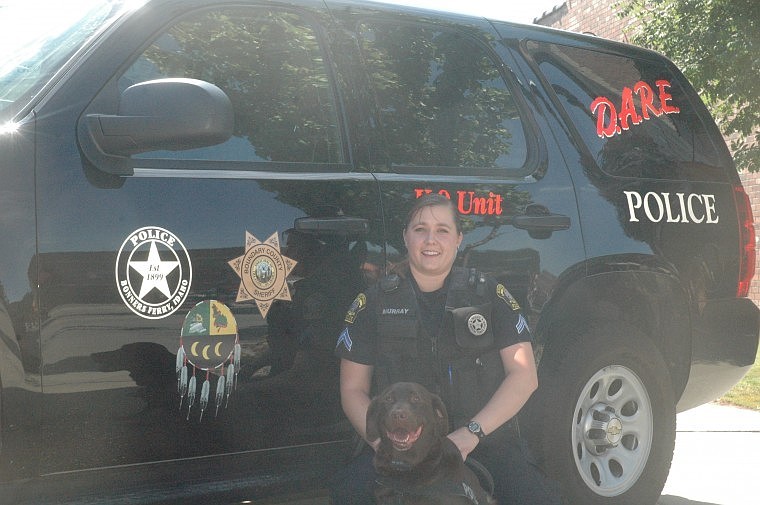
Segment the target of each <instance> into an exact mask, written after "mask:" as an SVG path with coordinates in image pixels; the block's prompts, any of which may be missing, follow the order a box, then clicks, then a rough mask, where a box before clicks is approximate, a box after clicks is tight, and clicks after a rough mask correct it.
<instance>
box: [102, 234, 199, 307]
mask: <svg viewBox="0 0 760 505" xmlns="http://www.w3.org/2000/svg"><path fill="white" fill-rule="evenodd" d="M192 278H193V272H192V264H191V263H190V256H189V254H188V253H187V249H185V246H184V244H182V241H180V239H179V238H177V236H176V235H175V234H173V233H172V232H170V231H168V230H165V229H163V228H159V227H158V226H146V227H144V228H140V229H138V230H135V231H133V232H132V233H130V234H129V235H128V236H127V238H126V239H125V240H124V242H123V243H122V244H121V247H120V248H119V254H118V255H117V256H116V285H117V287H118V290H119V295H120V296H121V299H122V300H124V303H125V304H126V305H127V307H129V309H130V310H131V311H132V312H134V313H135V314H137V315H138V316H140V317H144V318H146V319H161V318H164V317H167V316H169V315H170V314H172V313H174V312H175V311H176V310H177V309H178V308H179V307H180V306H181V305H182V303H183V302H184V301H185V299H186V298H187V295H188V293H189V292H190V285H191V283H192Z"/></svg>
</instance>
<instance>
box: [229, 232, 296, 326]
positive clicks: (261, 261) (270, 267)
mask: <svg viewBox="0 0 760 505" xmlns="http://www.w3.org/2000/svg"><path fill="white" fill-rule="evenodd" d="M297 263H298V262H297V261H295V260H293V259H291V258H288V257H287V256H283V255H282V254H281V253H280V240H279V238H278V237H277V232H275V233H273V234H272V235H271V236H270V237H269V238H268V239H266V241H265V242H261V241H260V240H259V239H257V238H256V237H254V236H253V235H251V234H250V233H248V232H245V254H243V255H242V256H239V257H237V258H235V259H233V260H231V261H229V265H230V266H231V267H232V269H233V270H234V271H235V273H236V274H238V277H240V288H239V289H238V295H237V299H236V300H235V301H237V302H245V301H248V300H255V301H256V305H257V306H258V307H259V312H261V315H262V316H263V317H267V313H268V312H269V308H270V307H271V306H272V302H274V300H290V290H289V289H288V283H287V282H286V280H285V279H286V278H287V276H288V275H289V274H290V272H291V271H292V270H293V267H295V266H296V264H297Z"/></svg>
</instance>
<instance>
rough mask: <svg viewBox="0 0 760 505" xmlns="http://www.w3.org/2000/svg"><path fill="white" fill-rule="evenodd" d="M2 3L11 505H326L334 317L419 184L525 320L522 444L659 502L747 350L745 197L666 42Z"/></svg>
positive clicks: (1, 193)
mask: <svg viewBox="0 0 760 505" xmlns="http://www.w3.org/2000/svg"><path fill="white" fill-rule="evenodd" d="M17 4H22V5H21V6H20V7H19V5H17ZM17 4H16V5H11V6H6V7H0V17H2V18H3V25H2V26H4V27H6V28H7V27H16V28H17V30H15V31H11V32H8V29H6V28H4V35H8V34H9V33H10V35H8V36H5V37H4V38H3V41H4V42H3V49H2V51H3V53H4V54H3V58H2V63H0V124H2V127H1V128H0V236H2V241H0V381H1V384H2V395H1V396H0V399H1V400H2V403H1V406H2V417H1V418H0V421H1V424H2V449H1V451H2V457H1V459H2V464H1V466H0V472H1V475H2V484H0V502H2V503H3V504H6V503H7V504H18V503H24V502H29V503H35V504H44V503H64V502H67V501H71V502H75V503H98V504H105V503H123V502H124V501H123V500H126V499H130V500H134V501H143V502H146V503H151V502H161V503H164V502H173V501H177V502H182V503H187V502H188V501H194V500H202V501H203V503H209V502H210V500H216V503H224V502H226V501H229V502H236V503H239V502H240V501H241V500H243V499H257V498H261V497H266V496H269V497H271V496H277V495H289V494H294V493H310V495H311V496H315V495H319V490H320V489H324V488H325V485H326V482H327V481H328V479H329V478H330V476H331V475H333V473H334V471H335V469H336V468H337V467H338V466H340V465H343V464H344V463H345V462H346V458H347V457H348V456H349V455H350V452H351V449H352V440H353V438H352V431H351V428H350V426H349V424H348V422H347V421H346V420H345V419H344V417H343V414H342V411H341V408H340V405H339V398H338V387H337V384H338V379H337V371H338V370H337V365H338V363H337V359H336V358H335V356H334V354H333V351H334V348H335V343H336V340H337V338H338V335H339V333H340V330H341V328H342V325H343V322H342V321H343V318H344V315H345V311H346V309H347V308H348V306H349V305H350V303H351V300H353V298H354V297H355V295H356V293H357V292H358V291H360V290H362V289H364V288H365V287H366V286H367V285H368V284H369V283H372V282H375V281H376V280H377V279H379V278H380V277H381V276H383V275H384V273H385V272H386V271H387V268H388V266H389V265H391V264H393V263H395V262H398V261H399V260H400V259H402V258H403V255H404V250H403V242H402V237H401V222H402V219H403V215H404V212H405V210H406V209H408V208H409V207H410V204H411V202H412V201H413V200H414V199H415V198H417V197H419V196H420V195H422V194H425V193H430V192H438V193H441V194H444V195H446V196H447V197H449V198H452V199H454V200H456V203H457V205H458V208H459V211H460V212H461V214H462V215H463V217H464V219H465V226H466V230H465V238H464V242H463V247H462V249H461V251H460V254H459V258H458V262H459V264H460V265H463V266H466V267H471V268H475V269H478V270H480V271H484V272H488V273H490V274H491V275H493V276H494V277H495V278H497V279H498V280H499V281H500V282H502V283H504V284H505V285H506V286H507V287H508V288H509V290H510V291H511V293H512V294H513V295H514V296H515V297H516V298H517V300H518V301H519V303H520V305H521V306H522V307H523V310H524V311H525V313H526V315H527V316H529V319H530V324H531V327H532V329H533V330H534V333H535V335H536V339H537V341H536V342H535V349H536V359H537V360H538V362H539V370H540V372H539V373H540V384H541V385H540V389H539V391H538V392H537V393H536V394H535V395H534V397H533V398H532V400H531V402H530V404H529V405H528V406H527V407H526V409H524V412H523V413H522V414H521V417H520V423H519V426H520V431H521V433H522V435H523V436H524V437H526V439H527V440H529V441H530V443H531V444H532V445H533V447H534V450H535V451H536V453H537V454H538V455H539V457H540V460H541V462H542V463H543V465H544V467H545V468H546V470H547V471H548V472H549V473H550V474H551V475H552V476H554V477H556V478H557V479H558V480H559V481H560V482H561V484H562V486H563V488H564V490H565V492H566V494H567V496H568V498H569V499H570V502H571V503H574V504H582V505H588V504H592V503H599V504H635V505H645V504H647V503H654V502H655V501H656V500H657V497H658V496H659V494H660V490H661V489H662V486H663V484H664V482H665V480H666V477H667V474H668V468H669V465H670V461H671V458H672V454H673V447H674V438H675V414H676V412H677V411H681V410H684V409H688V408H690V407H693V406H695V405H698V404H700V403H704V402H707V401H710V400H712V399H714V398H716V397H717V396H719V395H720V394H721V393H722V392H724V391H725V390H726V389H728V388H729V387H730V386H731V385H732V384H733V383H734V382H736V381H737V380H738V379H739V378H740V377H741V376H742V375H743V374H744V373H745V372H746V371H747V370H748V368H749V367H750V366H751V364H752V362H753V361H754V357H755V353H756V349H757V344H758V310H757V308H756V307H755V305H754V304H753V303H752V302H751V301H750V300H748V299H747V298H746V294H747V291H748V289H749V284H750V281H751V279H752V276H753V273H754V263H755V237H754V228H753V221H752V212H751V209H750V206H749V203H748V199H747V196H746V195H745V193H744V191H743V189H742V186H741V184H740V182H739V179H738V177H737V174H736V169H735V167H734V164H733V162H732V159H731V157H730V155H729V153H728V151H727V149H726V146H725V144H724V142H723V141H722V139H721V137H720V135H719V133H718V130H717V128H716V126H715V124H714V123H713V121H712V119H711V118H710V116H709V114H708V112H707V110H706V109H705V107H704V106H703V104H702V103H701V102H700V99H699V97H698V96H697V95H696V94H695V92H694V90H693V89H692V88H691V86H690V85H689V84H688V83H687V82H686V80H685V79H684V77H683V75H682V74H681V73H680V72H679V71H678V70H677V69H676V68H675V67H674V66H673V65H672V64H671V63H670V62H668V61H667V60H666V59H664V58H663V57H661V56H659V55H657V54H654V53H652V52H648V51H645V50H642V49H640V48H636V47H631V46H627V45H622V44H617V43H613V42H609V41H605V40H601V39H597V38H593V37H588V36H582V35H576V34H571V33H564V32H559V31H553V30H548V29H543V28H538V27H535V26H520V25H515V24H511V23H506V22H497V21H491V20H487V19H481V18H470V17H464V16H458V15H449V14H442V13H433V12H427V11H421V10H414V9H405V8H399V7H391V6H385V5H381V4H371V3H365V2H348V1H332V0H326V1H324V2H323V1H321V0H291V1H288V0H283V1H264V0H229V1H210V0H208V1H200V0H181V1H180V0H166V1H162V0H156V1H144V2H134V1H124V2H121V1H116V0H101V1H94V0H93V1H91V2H88V3H86V5H85V6H80V5H79V4H77V6H74V5H73V4H70V3H69V2H49V3H47V4H45V6H44V9H42V10H41V11H40V10H37V11H33V10H31V11H30V10H29V8H28V6H29V5H34V2H32V3H28V2H17ZM138 4H139V5H138ZM19 9H20V10H19Z"/></svg>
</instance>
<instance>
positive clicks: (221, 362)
mask: <svg viewBox="0 0 760 505" xmlns="http://www.w3.org/2000/svg"><path fill="white" fill-rule="evenodd" d="M189 5H192V4H189ZM315 5H317V4H315ZM175 9H176V7H175ZM323 21H324V17H323V13H322V12H321V11H320V10H319V8H314V9H311V8H291V7H278V6H272V5H270V4H255V3H254V4H251V5H247V4H241V3H236V4H234V5H220V6H213V7H208V8H200V9H196V10H193V9H190V8H189V7H187V11H186V12H185V11H182V12H178V11H177V10H170V9H168V8H166V9H163V8H153V9H152V10H148V11H146V12H144V13H143V14H140V15H137V16H135V17H134V18H133V19H130V20H128V21H126V22H125V23H123V24H122V25H121V26H120V28H119V31H117V32H115V33H113V34H112V35H111V36H110V38H108V39H107V40H106V41H105V42H103V43H101V45H100V46H99V47H98V49H97V56H95V57H93V58H92V59H91V60H88V61H87V62H85V63H83V64H82V65H81V66H80V68H79V70H78V72H77V73H76V74H75V75H74V76H73V77H72V78H71V79H70V80H69V81H68V82H67V83H66V84H65V87H64V88H63V89H62V91H61V92H60V93H59V95H58V96H57V97H56V99H55V100H53V101H52V102H50V103H49V104H48V107H49V109H48V111H49V113H48V115H47V116H46V118H45V120H44V121H41V122H40V125H39V133H40V137H41V138H43V139H46V140H45V141H44V142H40V145H39V152H38V159H39V172H38V180H39V181H40V187H39V190H38V195H39V202H40V203H39V209H38V210H39V215H38V222H39V224H38V226H39V237H40V241H39V253H38V255H37V257H36V268H37V272H38V273H37V276H38V284H39V288H38V291H39V292H38V296H39V300H40V301H39V303H40V312H41V319H42V329H41V336H40V338H41V349H42V356H43V360H44V363H43V365H42V370H43V387H44V391H45V395H44V412H45V420H44V421H45V422H44V432H45V435H44V436H45V444H44V445H45V456H44V458H43V459H44V461H43V464H42V466H43V468H42V472H43V473H50V472H63V471H72V470H85V469H92V468H96V467H113V466H116V465H134V464H139V463H149V462H157V461H169V460H173V461H178V460H186V461H190V462H192V460H191V458H197V457H201V456H213V455H217V456H219V457H220V458H222V460H225V458H224V457H223V456H222V455H229V454H231V453H236V454H247V455H249V456H250V458H251V459H252V460H254V461H257V462H258V463H257V464H258V465H260V466H254V468H258V469H259V470H260V472H261V473H262V474H263V473H271V472H281V473H286V472H287V469H288V465H291V466H292V465H300V466H307V465H308V464H309V462H310V461H312V462H313V461H314V460H315V458H317V459H322V458H325V459H326V460H329V461H333V462H334V463H335V464H337V462H338V460H337V459H335V458H333V459H330V458H329V457H328V456H327V454H328V453H329V451H331V450H333V449H332V445H330V444H329V443H327V442H334V441H340V440H345V439H347V438H348V437H349V436H350V433H351V430H350V426H349V425H348V423H347V422H345V420H344V418H343V414H342V411H341V409H340V405H339V398H338V375H337V374H338V361H337V359H336V358H335V357H334V355H333V349H334V345H335V341H336V338H337V336H338V333H339V330H340V325H341V321H342V319H343V316H344V314H345V310H346V308H347V307H348V306H349V305H350V302H351V300H352V299H353V298H354V296H355V294H356V293H357V292H358V291H360V290H361V289H362V288H363V287H364V285H365V275H364V273H365V272H367V271H371V270H372V268H371V265H377V264H380V265H381V264H382V262H383V255H382V241H381V238H380V237H381V226H380V225H381V222H382V220H381V215H380V211H379V195H378V192H377V186H376V183H375V181H374V179H373V177H372V176H371V175H370V174H368V173H364V174H362V173H357V172H355V171H353V167H352V163H351V154H350V150H349V146H350V133H349V132H350V128H349V125H347V124H346V122H345V119H344V118H345V117H347V115H346V114H344V111H343V109H342V107H343V105H342V104H343V102H342V91H341V89H340V86H341V85H340V83H341V82H342V81H341V78H340V75H339V71H338V70H337V69H336V68H335V66H334V64H333V60H332V57H331V55H330V51H329V50H328V46H327V44H326V41H325V37H324V31H323V28H322V27H323V26H324V23H323ZM125 46H126V47H125ZM93 80H94V81H99V82H95V83H93V82H92V81H93ZM82 90H93V91H94V92H93V94H92V95H88V96H83V95H82ZM71 97H75V99H74V100H70V98H71ZM225 100H227V101H228V102H225ZM64 104H65V105H64ZM228 113H229V117H228V116H227V114H228ZM146 118H147V119H146ZM317 443H322V445H320V446H319V447H317V448H316V449H315V448H314V447H316V446H315V445H314V444H317ZM104 447H107V450H104ZM284 447H289V448H291V449H289V450H288V451H279V452H277V451H275V452H267V451H266V450H268V449H275V448H284ZM262 450H264V451H263V452H262ZM320 450H321V451H322V452H321V453H320V452H319V451H320ZM315 451H316V452H315ZM261 454H264V456H261ZM316 454H322V456H317V455H316ZM278 458H280V459H278ZM227 459H228V458H227ZM195 465H196V468H197V463H195ZM206 465H207V468H208V473H209V474H213V472H214V469H217V470H218V469H220V468H222V467H220V466H219V465H217V464H216V463H214V462H213V461H208V462H207V463H206ZM309 466H312V467H313V465H309ZM328 467H329V465H324V471H325V472H327V469H328ZM239 468H247V470H245V472H246V474H248V477H250V478H251V479H254V480H255V477H256V475H257V474H256V471H253V472H251V471H250V468H251V467H250V466H244V465H239ZM310 471H311V472H312V478H314V475H313V468H312V469H311V470H310ZM233 473H234V472H232V471H231V470H229V469H227V470H225V473H224V474H222V475H221V476H222V477H223V478H230V479H231V478H232V476H233ZM295 473H297V472H294V473H293V474H292V475H289V476H288V477H287V478H292V479H297V478H299V476H298V475H296V474H295ZM149 478H150V477H149ZM156 478H157V477H156Z"/></svg>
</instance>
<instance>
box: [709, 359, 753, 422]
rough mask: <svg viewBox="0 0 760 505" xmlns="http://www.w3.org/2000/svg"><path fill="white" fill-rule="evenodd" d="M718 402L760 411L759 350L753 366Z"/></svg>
mask: <svg viewBox="0 0 760 505" xmlns="http://www.w3.org/2000/svg"><path fill="white" fill-rule="evenodd" d="M718 402H719V403H724V404H729V405H735V406H737V407H744V408H747V409H752V410H757V411H760V348H758V351H757V358H756V359H755V365H754V366H753V367H752V368H751V369H750V370H749V372H747V375H745V376H744V378H743V379H742V380H741V381H739V382H738V383H737V384H736V385H735V386H734V387H733V388H731V390H729V391H728V392H727V393H726V394H725V395H723V396H722V397H721V398H720V399H718Z"/></svg>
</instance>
